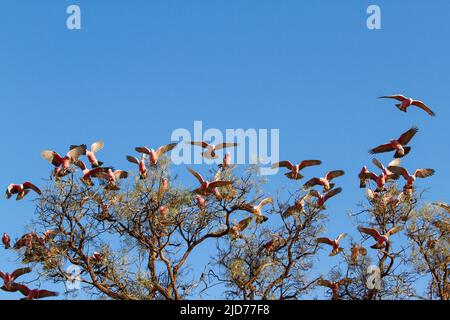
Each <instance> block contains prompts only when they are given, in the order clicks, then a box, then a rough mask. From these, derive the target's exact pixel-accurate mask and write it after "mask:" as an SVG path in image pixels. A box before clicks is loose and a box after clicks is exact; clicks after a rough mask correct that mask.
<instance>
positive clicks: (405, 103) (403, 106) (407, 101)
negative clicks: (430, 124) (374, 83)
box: [380, 94, 436, 117]
mask: <svg viewBox="0 0 450 320" xmlns="http://www.w3.org/2000/svg"><path fill="white" fill-rule="evenodd" d="M380 98H381V99H395V100H398V101H400V102H401V103H398V104H396V105H395V106H396V107H397V108H398V109H399V110H401V111H403V112H406V111H407V109H408V108H409V107H410V106H416V107H419V108H420V109H422V110H423V111H425V112H426V113H428V114H429V115H430V116H432V117H434V116H436V114H435V113H434V112H433V111H432V110H431V109H430V108H429V107H428V106H427V105H426V104H425V103H423V102H422V101H420V100H414V99H411V98H407V97H405V96H404V95H401V94H395V95H392V96H382V97H380Z"/></svg>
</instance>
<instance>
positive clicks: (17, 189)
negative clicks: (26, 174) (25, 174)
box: [6, 181, 42, 201]
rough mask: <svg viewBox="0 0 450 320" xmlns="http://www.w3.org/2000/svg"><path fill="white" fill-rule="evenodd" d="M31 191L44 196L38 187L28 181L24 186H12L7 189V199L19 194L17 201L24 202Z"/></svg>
mask: <svg viewBox="0 0 450 320" xmlns="http://www.w3.org/2000/svg"><path fill="white" fill-rule="evenodd" d="M30 190H33V191H34V192H36V193H37V194H39V195H40V194H42V193H41V190H40V189H39V188H38V187H36V186H35V185H34V184H32V183H31V182H28V181H27V182H24V183H23V184H10V185H9V186H8V188H7V189H6V199H10V198H11V197H12V196H13V195H14V194H17V197H16V200H18V201H19V200H22V199H23V198H24V197H25V196H26V195H27V194H28V193H29V192H30Z"/></svg>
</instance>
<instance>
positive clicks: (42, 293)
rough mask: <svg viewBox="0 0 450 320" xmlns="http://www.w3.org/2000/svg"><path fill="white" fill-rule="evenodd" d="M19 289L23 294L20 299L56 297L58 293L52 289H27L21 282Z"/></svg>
mask: <svg viewBox="0 0 450 320" xmlns="http://www.w3.org/2000/svg"><path fill="white" fill-rule="evenodd" d="M19 291H20V292H21V293H22V294H23V295H24V296H25V298H22V299H20V300H37V299H43V298H48V297H57V296H58V295H59V294H58V293H57V292H54V291H48V290H38V289H33V290H31V289H29V288H28V287H27V286H25V285H23V284H21V285H19Z"/></svg>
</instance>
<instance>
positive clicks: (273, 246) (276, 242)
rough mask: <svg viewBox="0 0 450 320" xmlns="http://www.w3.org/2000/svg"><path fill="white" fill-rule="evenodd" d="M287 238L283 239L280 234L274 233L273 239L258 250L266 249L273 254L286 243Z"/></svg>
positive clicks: (267, 252)
mask: <svg viewBox="0 0 450 320" xmlns="http://www.w3.org/2000/svg"><path fill="white" fill-rule="evenodd" d="M286 242H287V241H286V239H283V238H282V237H281V236H279V235H274V236H273V237H272V239H271V240H269V241H268V242H266V243H264V244H263V245H262V246H261V247H260V248H259V250H258V252H262V251H265V252H266V254H271V253H273V252H275V251H278V250H280V249H282V248H283V246H285V245H286Z"/></svg>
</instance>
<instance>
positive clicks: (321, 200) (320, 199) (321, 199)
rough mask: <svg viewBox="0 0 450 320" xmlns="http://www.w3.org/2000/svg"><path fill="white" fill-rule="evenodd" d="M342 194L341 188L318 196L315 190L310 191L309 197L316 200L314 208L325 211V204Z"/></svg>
mask: <svg viewBox="0 0 450 320" xmlns="http://www.w3.org/2000/svg"><path fill="white" fill-rule="evenodd" d="M341 192H342V188H336V189H331V190H330V191H328V192H327V193H326V194H320V193H319V192H318V191H317V190H311V191H310V193H309V194H310V195H311V196H312V197H315V198H317V202H316V206H317V207H319V208H322V209H325V203H326V202H327V201H328V200H329V199H331V198H332V197H334V196H336V195H337V194H339V193H341Z"/></svg>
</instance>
